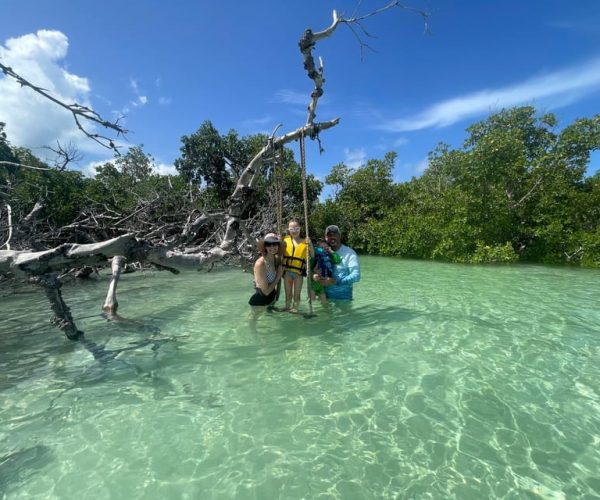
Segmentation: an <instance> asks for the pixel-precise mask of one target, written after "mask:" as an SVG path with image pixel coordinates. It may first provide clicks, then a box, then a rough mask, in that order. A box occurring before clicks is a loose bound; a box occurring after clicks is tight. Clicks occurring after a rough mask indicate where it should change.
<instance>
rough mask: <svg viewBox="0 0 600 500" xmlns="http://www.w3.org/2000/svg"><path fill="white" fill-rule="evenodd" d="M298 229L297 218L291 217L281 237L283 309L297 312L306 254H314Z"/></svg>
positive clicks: (304, 274)
mask: <svg viewBox="0 0 600 500" xmlns="http://www.w3.org/2000/svg"><path fill="white" fill-rule="evenodd" d="M300 229H301V228H300V223H299V222H298V220H297V219H291V220H290V221H289V222H288V233H289V234H288V236H286V237H285V238H284V239H283V243H284V244H285V252H284V257H283V268H284V277H283V284H284V287H285V309H286V310H288V311H290V312H298V307H300V296H301V293H302V283H303V281H304V276H306V266H307V262H306V261H307V254H308V256H310V257H312V256H314V249H313V246H312V243H311V242H310V240H306V238H302V237H301V236H300ZM292 301H293V304H292Z"/></svg>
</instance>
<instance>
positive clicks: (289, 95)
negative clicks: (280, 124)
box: [273, 89, 310, 106]
mask: <svg viewBox="0 0 600 500" xmlns="http://www.w3.org/2000/svg"><path fill="white" fill-rule="evenodd" d="M273 102H283V103H285V104H294V105H296V106H308V104H309V103H310V95H309V94H307V93H305V92H296V91H295V90H287V89H284V90H278V91H277V92H276V93H275V96H273Z"/></svg>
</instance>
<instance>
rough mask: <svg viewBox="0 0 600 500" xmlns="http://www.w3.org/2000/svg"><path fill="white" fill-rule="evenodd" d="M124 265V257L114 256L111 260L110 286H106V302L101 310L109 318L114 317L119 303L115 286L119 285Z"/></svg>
mask: <svg viewBox="0 0 600 500" xmlns="http://www.w3.org/2000/svg"><path fill="white" fill-rule="evenodd" d="M124 264H125V257H123V256H122V255H115V256H114V257H113V258H112V266H111V269H112V279H111V280H110V285H108V293H107V294H106V300H105V301H104V305H103V306H102V310H103V311H104V312H105V313H106V314H108V315H109V316H114V315H116V314H117V309H118V308H119V302H118V301H117V284H118V283H119V278H120V277H121V271H122V270H123V265H124Z"/></svg>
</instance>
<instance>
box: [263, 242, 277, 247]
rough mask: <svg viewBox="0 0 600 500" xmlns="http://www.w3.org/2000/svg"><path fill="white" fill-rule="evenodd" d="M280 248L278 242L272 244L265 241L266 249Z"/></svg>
mask: <svg viewBox="0 0 600 500" xmlns="http://www.w3.org/2000/svg"><path fill="white" fill-rule="evenodd" d="M277 246H279V243H276V242H270V241H265V248H266V247H277Z"/></svg>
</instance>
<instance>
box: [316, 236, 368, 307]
mask: <svg viewBox="0 0 600 500" xmlns="http://www.w3.org/2000/svg"><path fill="white" fill-rule="evenodd" d="M325 238H326V240H327V243H329V246H330V247H331V249H332V250H333V251H334V252H335V253H337V254H338V255H339V256H340V257H341V259H342V260H341V262H339V263H338V264H336V265H335V266H334V268H333V277H331V278H319V279H315V281H317V282H318V283H320V284H321V285H323V286H324V287H325V294H326V295H327V298H328V299H336V300H352V284H353V283H357V282H358V281H360V264H359V262H358V255H356V252H355V251H354V250H352V248H350V247H348V246H346V245H342V232H341V231H340V228H339V227H338V226H335V225H331V226H327V229H325Z"/></svg>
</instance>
